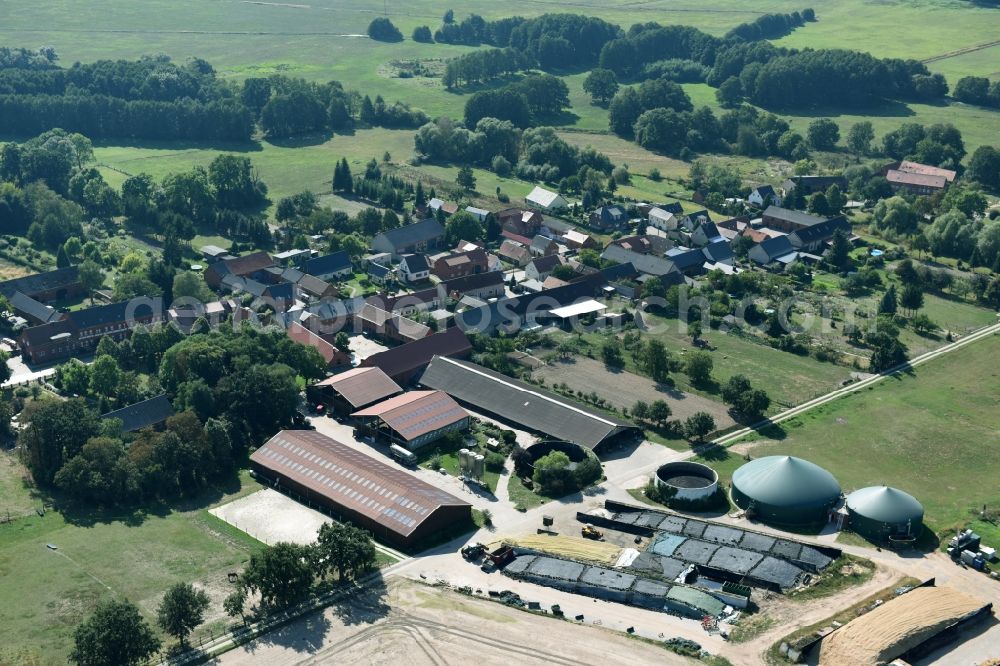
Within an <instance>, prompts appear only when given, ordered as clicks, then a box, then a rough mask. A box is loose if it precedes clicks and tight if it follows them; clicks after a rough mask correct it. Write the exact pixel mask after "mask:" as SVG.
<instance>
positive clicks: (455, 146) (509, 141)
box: [414, 118, 612, 190]
mask: <svg viewBox="0 0 1000 666" xmlns="http://www.w3.org/2000/svg"><path fill="white" fill-rule="evenodd" d="M474 128H475V129H473V130H471V131H470V130H468V129H466V128H464V127H460V126H458V125H456V124H455V123H454V121H452V120H450V119H448V118H439V119H437V120H436V121H434V122H433V123H428V124H427V125H424V126H423V127H421V128H420V130H418V131H417V134H416V136H415V137H414V147H415V148H416V151H417V153H418V154H419V155H420V156H421V157H422V158H423V159H427V160H430V161H437V162H455V163H459V164H472V165H478V166H483V167H487V168H490V169H492V170H493V171H495V172H496V173H497V174H499V175H501V176H507V175H510V174H511V173H516V174H517V176H518V177H519V178H523V179H526V180H544V181H549V182H560V181H562V180H564V179H571V181H570V182H568V183H567V185H568V187H570V188H571V189H574V190H579V189H581V188H586V187H587V186H588V185H590V186H592V185H595V184H596V185H603V183H604V181H605V180H606V179H607V177H608V175H609V174H610V173H611V170H612V164H611V160H610V159H608V157H607V156H606V155H604V154H603V153H600V152H598V151H596V150H594V149H593V148H590V147H587V148H583V149H580V148H577V147H576V146H571V145H569V144H568V143H566V142H565V141H563V140H562V139H561V138H559V136H558V135H557V134H556V132H555V130H554V129H553V128H551V127H535V128H530V129H526V130H523V131H522V130H520V129H518V128H517V127H516V126H514V124H513V123H511V122H510V121H509V120H498V119H496V118H482V119H480V120H479V121H478V122H477V123H476V124H475V125H474ZM584 183H586V184H587V185H584Z"/></svg>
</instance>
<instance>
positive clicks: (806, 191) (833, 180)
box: [774, 176, 847, 206]
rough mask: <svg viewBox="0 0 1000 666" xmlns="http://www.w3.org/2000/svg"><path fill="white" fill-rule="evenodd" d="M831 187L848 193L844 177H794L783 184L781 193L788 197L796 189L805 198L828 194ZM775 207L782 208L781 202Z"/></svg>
mask: <svg viewBox="0 0 1000 666" xmlns="http://www.w3.org/2000/svg"><path fill="white" fill-rule="evenodd" d="M831 185H836V186H837V187H839V188H840V191H841V192H846V191H847V179H846V178H844V177H843V176H792V177H791V178H789V179H788V180H786V181H785V182H783V183H782V184H781V191H782V192H783V193H784V194H785V196H787V195H788V193H789V192H791V191H792V189H793V188H796V189H797V190H798V191H799V192H801V193H802V194H803V195H804V196H809V195H810V194H815V193H816V192H826V191H827V190H828V189H830V186H831ZM774 205H775V206H780V205H781V202H780V201H779V202H778V203H776V204H774Z"/></svg>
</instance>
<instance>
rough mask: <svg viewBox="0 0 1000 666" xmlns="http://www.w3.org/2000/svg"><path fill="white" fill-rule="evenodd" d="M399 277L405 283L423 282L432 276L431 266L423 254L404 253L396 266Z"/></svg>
mask: <svg viewBox="0 0 1000 666" xmlns="http://www.w3.org/2000/svg"><path fill="white" fill-rule="evenodd" d="M396 273H397V275H398V279H399V281H400V282H403V283H412V282H423V281H424V280H427V279H428V278H430V276H431V266H430V263H429V262H428V261H427V256H426V255H423V254H404V255H403V256H402V257H400V259H399V266H397V267H396Z"/></svg>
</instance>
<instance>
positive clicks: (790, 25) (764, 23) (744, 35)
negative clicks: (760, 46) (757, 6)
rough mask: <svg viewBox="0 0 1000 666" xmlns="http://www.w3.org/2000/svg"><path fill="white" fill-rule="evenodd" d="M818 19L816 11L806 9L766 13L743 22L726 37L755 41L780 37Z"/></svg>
mask: <svg viewBox="0 0 1000 666" xmlns="http://www.w3.org/2000/svg"><path fill="white" fill-rule="evenodd" d="M815 20H816V12H815V11H813V10H812V9H804V10H802V11H801V12H791V13H789V14H764V15H763V16H758V17H757V18H756V19H754V20H753V21H750V22H749V23H741V24H740V25H738V26H736V27H735V28H733V29H732V30H730V31H729V32H727V33H726V36H725V39H742V40H744V41H747V42H755V41H758V40H761V39H779V38H781V37H784V36H785V35H789V34H791V33H792V31H794V30H795V29H796V28H801V27H802V26H804V25H805V24H806V22H808V21H815Z"/></svg>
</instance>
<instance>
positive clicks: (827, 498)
mask: <svg viewBox="0 0 1000 666" xmlns="http://www.w3.org/2000/svg"><path fill="white" fill-rule="evenodd" d="M732 497H733V502H735V503H736V505H737V506H738V507H740V508H741V509H744V510H745V511H746V512H747V513H748V514H750V515H752V517H754V518H757V519H759V520H761V521H763V522H765V523H773V524H775V525H809V524H815V523H824V522H826V520H827V511H828V510H829V509H830V508H831V507H833V506H834V505H836V504H837V502H838V501H839V499H840V484H839V483H837V480H836V479H835V478H833V475H832V474H830V473H829V472H828V471H826V470H825V469H823V468H822V467H820V466H819V465H815V464H813V463H811V462H809V461H808V460H802V459H801V458H795V457H792V456H767V457H765V458H759V459H757V460H754V461H751V462H748V463H747V464H746V465H743V466H742V467H740V468H739V469H738V470H736V471H735V472H734V473H733V489H732Z"/></svg>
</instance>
